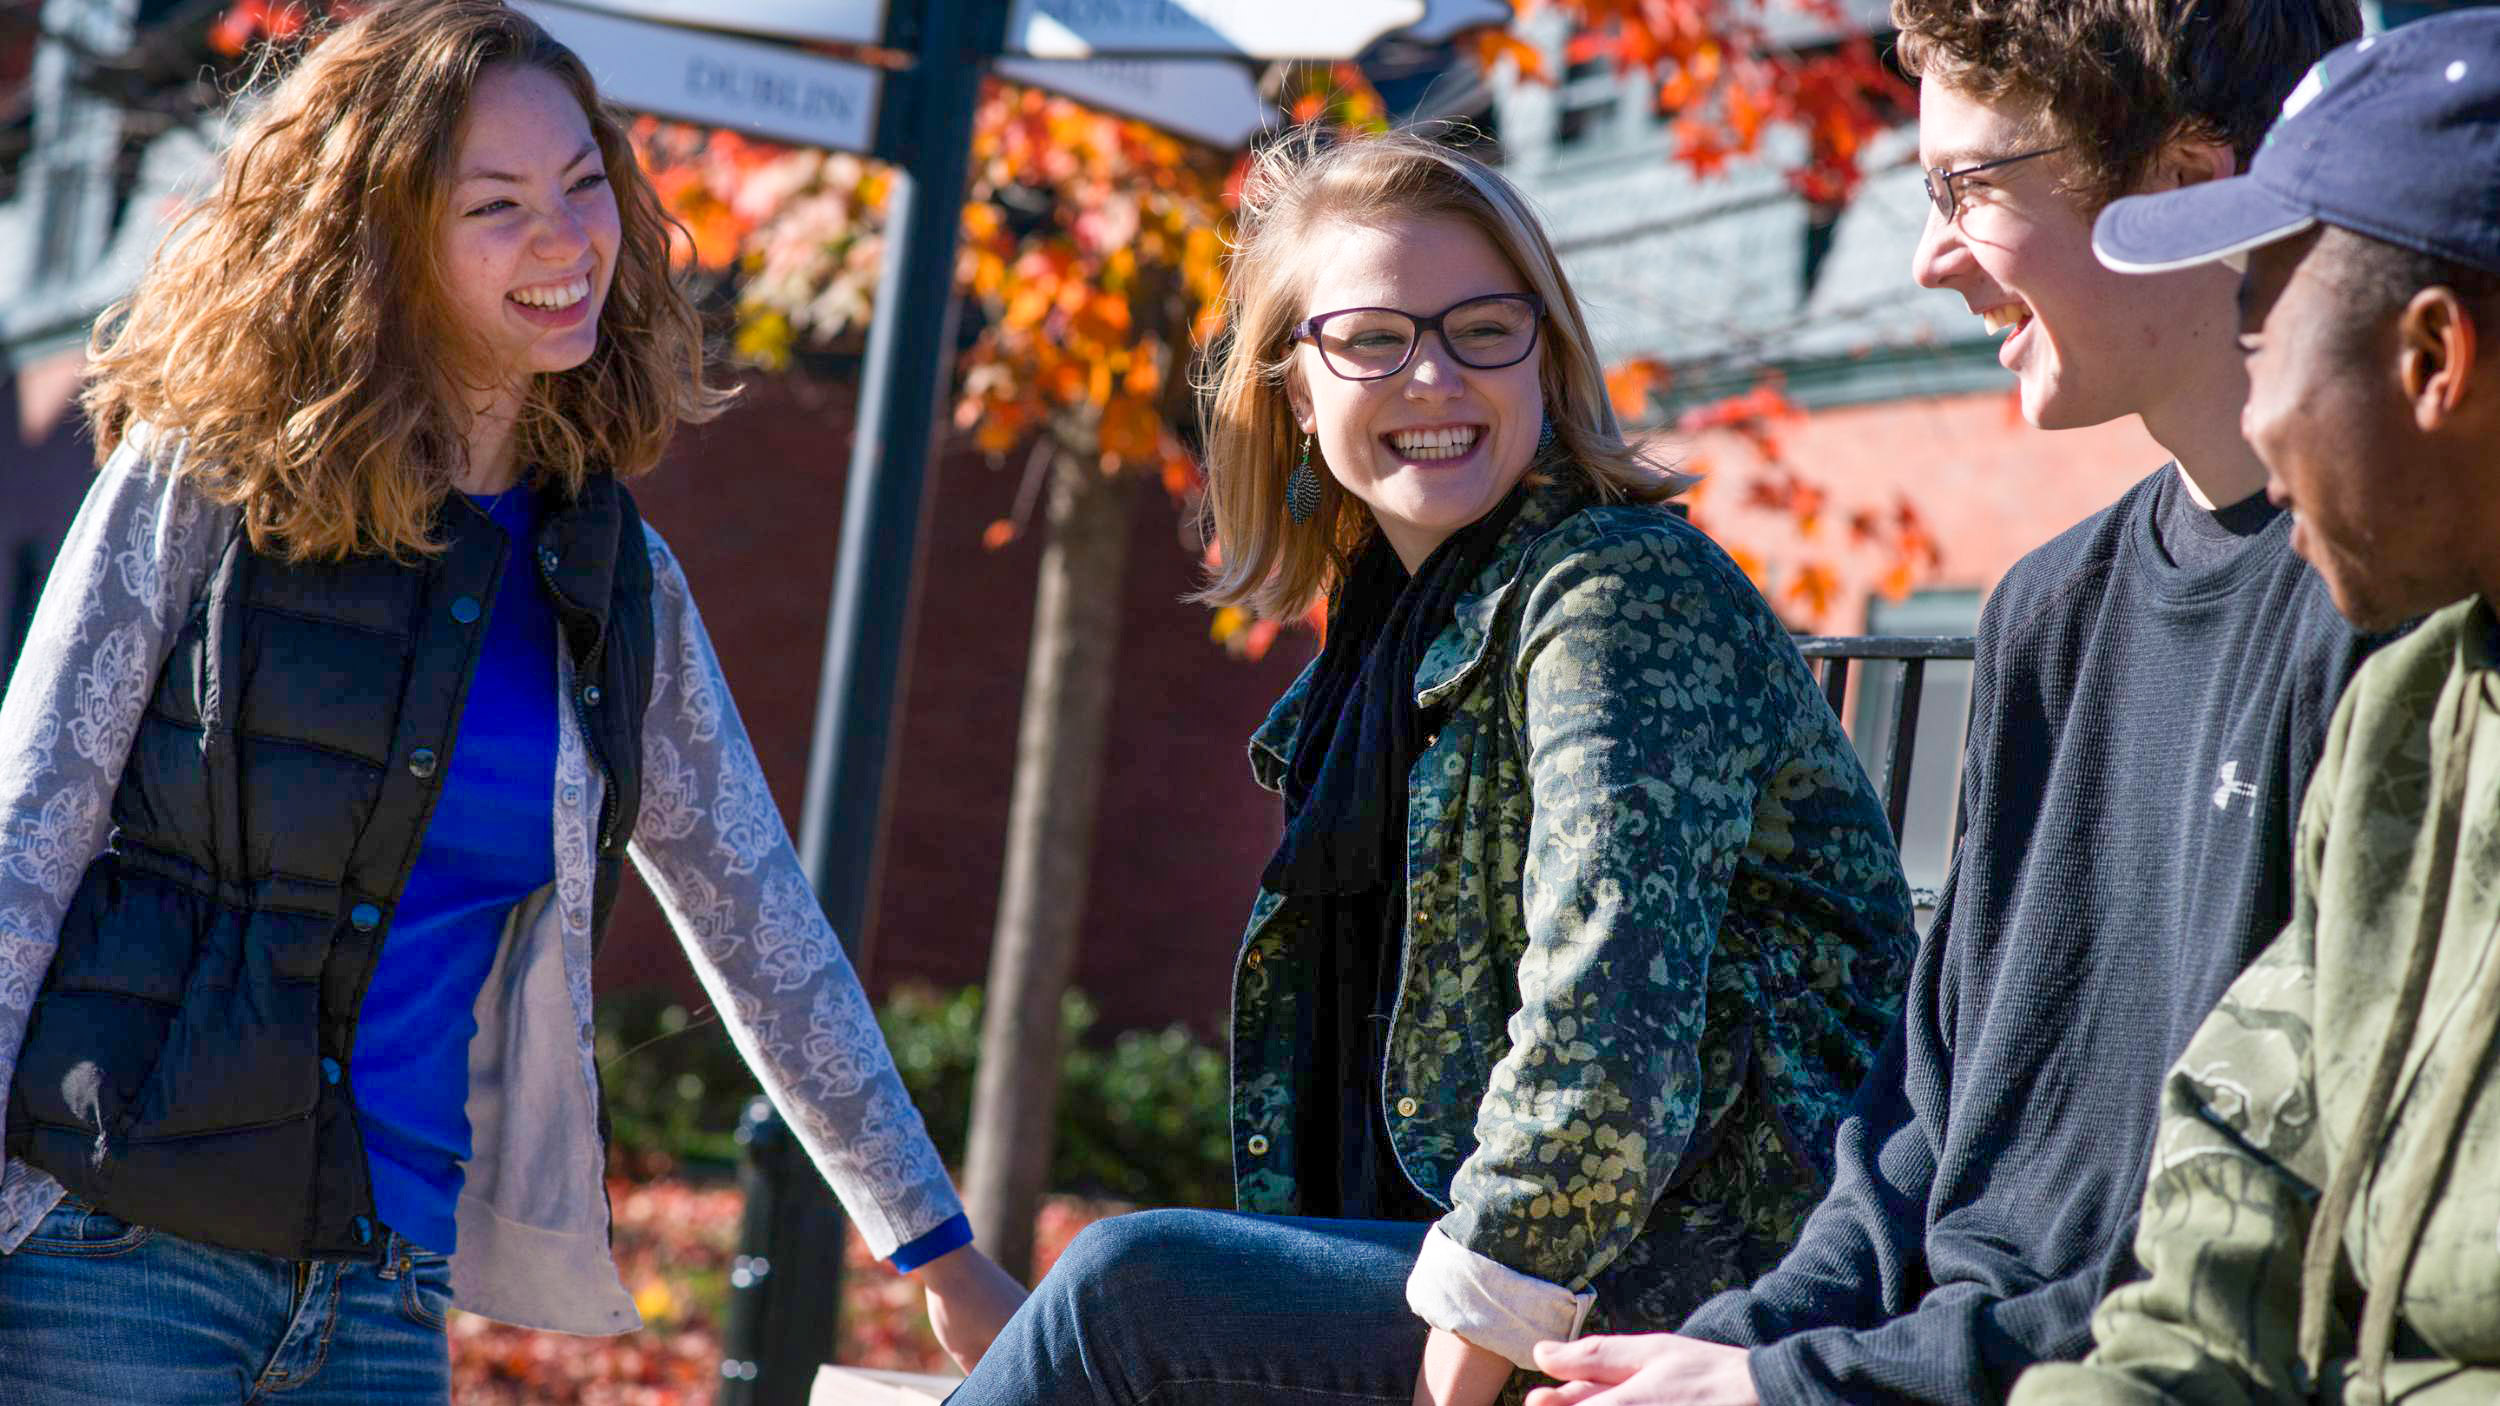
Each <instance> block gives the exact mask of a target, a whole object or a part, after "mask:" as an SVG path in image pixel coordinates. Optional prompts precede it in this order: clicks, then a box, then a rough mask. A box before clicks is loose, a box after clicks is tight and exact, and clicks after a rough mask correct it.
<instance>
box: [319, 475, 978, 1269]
mask: <svg viewBox="0 0 2500 1406" xmlns="http://www.w3.org/2000/svg"><path fill="white" fill-rule="evenodd" d="M469 501H470V502H472V503H474V504H476V505H477V506H478V507H479V508H480V509H481V510H484V511H485V512H486V513H487V515H488V516H489V517H491V518H492V519H493V520H494V522H495V525H496V526H498V527H501V528H502V529H503V530H504V534H505V535H506V536H507V537H509V538H510V539H511V549H510V550H509V551H508V552H507V553H506V554H505V557H504V572H503V579H502V581H501V583H500V584H499V585H498V586H497V587H496V591H495V600H494V605H493V608H492V612H491V614H489V616H488V617H487V621H486V639H485V644H484V647H483V649H482V651H481V653H480V656H479V659H478V667H477V674H476V677H475V678H474V679H472V680H471V682H470V684H469V697H468V701H467V703H466V704H465V705H464V706H463V708H462V711H461V714H460V731H459V734H458V736H457V737H456V738H455V739H454V740H453V742H452V745H451V746H450V747H449V748H448V749H447V751H448V753H449V758H450V759H449V761H448V763H447V771H446V773H445V775H444V779H443V789H442V794H441V796H440V797H439V798H437V800H436V801H435V805H434V814H433V817H432V819H430V820H429V821H428V822H427V824H426V831H425V839H424V841H423V842H422V844H421V845H420V847H419V848H418V851H417V862H416V865H415V867H414V868H413V869H411V870H410V871H409V875H408V887H407V889H406V891H405V892H403V893H402V894H401V895H400V900H399V907H398V912H397V917H396V918H395V919H394V920H393V921H392V924H391V931H390V935H389V938H388V939H387V941H386V942H385V943H384V945H383V949H382V956H381V959H380V961H378V962H377V963H375V965H374V971H373V981H372V983H371V985H369V986H368V987H367V988H366V991H365V1001H364V1006H363V1008H362V1010H361V1011H360V1013H359V1015H358V1019H357V1026H356V1052H355V1054H354V1056H353V1058H352V1059H351V1061H350V1065H349V1067H350V1069H351V1070H352V1072H353V1078H354V1080H355V1094H356V1118H357V1125H358V1127H359V1128H360V1129H361V1130H362V1131H363V1133H364V1140H365V1163H366V1166H367V1167H368V1169H369V1170H370V1174H371V1176H372V1178H373V1201H374V1209H375V1211H376V1213H377V1214H378V1215H379V1216H380V1218H381V1220H382V1223H383V1224H384V1225H387V1226H389V1227H390V1228H391V1229H393V1230H395V1231H397V1232H399V1233H400V1234H401V1235H403V1236H405V1237H407V1238H408V1239H409V1240H412V1241H414V1242H416V1243H417V1244H419V1245H422V1246H424V1247H425V1248H427V1249H429V1250H435V1251H439V1252H441V1253H443V1254H450V1253H452V1252H453V1251H454V1250H455V1249H456V1248H457V1245H456V1241H457V1239H458V1229H459V1220H458V1216H457V1208H458V1206H459V1203H460V1185H461V1180H462V1170H461V1164H462V1163H464V1162H466V1161H467V1160H468V1158H469V1152H470V1142H469V1115H468V1102H469V1042H470V1040H471V1039H473V1038H474V1037H475V1036H476V1034H477V1017H476V1014H475V1010H476V1006H477V998H478V993H479V991H480V990H482V989H483V988H484V987H485V984H486V978H487V975H488V974H489V973H490V972H491V971H492V970H493V969H494V965H495V954H496V952H497V951H498V950H499V949H500V948H501V946H502V943H503V931H504V924H505V922H506V920H507V919H508V918H509V917H510V915H511V911H512V909H513V908H515V907H516V906H518V905H519V904H520V903H522V902H523V901H524V900H526V899H527V898H528V897H529V896H530V895H531V894H533V893H535V892H537V891H538V890H539V889H540V888H542V887H544V886H545V885H547V884H549V883H551V882H553V881H554V879H555V865H556V857H555V784H556V782H555V778H556V728H557V719H556V708H557V697H556V649H557V635H556V617H555V607H554V603H553V602H552V601H551V600H550V599H549V598H548V595H547V591H546V588H545V587H544V586H543V585H542V584H540V582H539V580H538V578H537V576H536V574H535V573H534V572H533V571H532V570H531V568H530V561H531V556H530V545H531V541H532V539H533V538H534V537H535V536H536V535H537V532H538V526H539V523H540V521H541V519H542V517H543V513H542V512H541V510H540V507H539V504H538V501H537V499H536V497H535V495H534V494H533V493H532V492H531V491H530V490H529V489H527V488H516V489H514V490H513V491H511V492H507V493H504V494H502V495H500V496H499V497H478V496H475V495H472V496H471V497H470V499H469ZM971 1242H972V1226H971V1223H970V1222H969V1221H968V1220H966V1219H965V1218H964V1217H962V1216H956V1217H955V1218H953V1219H952V1220H949V1221H947V1222H946V1223H945V1224H943V1225H940V1226H938V1227H937V1228H936V1229H934V1230H931V1231H930V1232H929V1233H928V1234H926V1235H923V1236H921V1237H920V1238H918V1239H916V1240H914V1241H912V1242H911V1243H910V1244H907V1245H904V1246H902V1247H900V1248H899V1249H897V1250H896V1251H895V1252H894V1257H893V1264H894V1267H895V1268H896V1269H898V1270H902V1271H904V1272H905V1273H909V1272H910V1271H912V1270H915V1269H918V1268H919V1267H920V1266H922V1265H924V1264H927V1263H928V1262H929V1261H931V1260H934V1259H936V1258H938V1257H939V1256H941V1255H944V1254H946V1253H948V1252H950V1251H953V1250H956V1249H960V1248H962V1247H963V1246H965V1245H967V1244H970V1243H971Z"/></svg>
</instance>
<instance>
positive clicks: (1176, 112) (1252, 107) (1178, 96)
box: [995, 59, 1275, 150]
mask: <svg viewBox="0 0 2500 1406" xmlns="http://www.w3.org/2000/svg"><path fill="white" fill-rule="evenodd" d="M995 68H996V72H997V74H998V76H999V77H1001V78H1004V79H1006V80H1007V81H1008V82H1010V83H1022V84H1025V85H1026V86H1028V87H1033V88H1047V89H1049V90H1050V91H1051V92H1054V93H1064V94H1066V95H1067V96H1068V97H1071V98H1074V99H1076V100H1077V101H1078V102H1081V103H1084V104H1086V105H1087V106H1089V107H1098V108H1101V109H1102V110H1103V111H1105V112H1116V113H1118V114H1120V115H1121V116H1123V117H1134V118H1136V119H1137V120H1138V121H1140V122H1148V123H1152V124H1153V125H1155V126H1157V127H1161V128H1162V129H1164V130H1165V131H1167V132H1174V133H1178V134H1179V135H1181V136H1184V137H1187V138H1189V139H1190V140H1192V141H1198V142H1204V143H1206V144H1207V145H1208V146H1212V147H1222V148H1224V149H1226V150H1233V149H1237V148H1240V147H1245V146H1248V145H1249V144H1250V139H1251V138H1252V137H1254V136H1256V135H1258V133H1259V129H1261V128H1263V127H1265V126H1266V125H1267V124H1268V123H1269V122H1270V121H1272V120H1273V119H1274V117H1275V113H1274V110H1273V109H1271V108H1269V107H1268V105H1267V104H1266V103H1265V102H1264V101H1262V100H1261V99H1260V97H1259V85H1258V84H1257V83H1255V82H1253V81H1252V80H1251V77H1250V72H1249V70H1247V69H1245V68H1243V67H1242V66H1241V65H1240V64H1237V63H1231V62H1227V61H1226V60H1223V59H1151V60H1149V59H1000V60H999V61H998V63H997V64H996V65H995Z"/></svg>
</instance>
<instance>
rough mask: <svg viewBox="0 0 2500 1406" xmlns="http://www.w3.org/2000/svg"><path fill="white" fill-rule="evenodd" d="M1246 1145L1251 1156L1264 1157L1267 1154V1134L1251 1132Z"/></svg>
mask: <svg viewBox="0 0 2500 1406" xmlns="http://www.w3.org/2000/svg"><path fill="white" fill-rule="evenodd" d="M1248 1146H1249V1148H1250V1155H1251V1156H1253V1157H1265V1156H1266V1155H1267V1134H1265V1133H1252V1134H1251V1135H1250V1141H1249V1144H1248Z"/></svg>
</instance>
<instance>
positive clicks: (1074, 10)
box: [1007, 0, 1425, 59]
mask: <svg viewBox="0 0 2500 1406" xmlns="http://www.w3.org/2000/svg"><path fill="white" fill-rule="evenodd" d="M1424 9H1425V6H1424V0H1015V3H1014V7H1013V8H1012V9H1010V10H1009V11H1008V14H1007V52H1008V53H1010V54H1020V55H1024V56H1027V57H1031V58H1042V59H1083V58H1124V57H1138V56H1146V55H1157V56H1163V57H1191V56H1200V57H1205V56H1213V55H1219V54H1221V55H1228V56H1232V57H1236V58H1253V59H1350V58H1352V57H1354V56H1355V55H1356V54H1359V53H1361V52H1363V51H1364V50H1365V49H1368V48H1370V47H1371V45H1372V41H1374V40H1376V39H1378V38H1380V36H1382V35H1384V34H1387V33H1388V32H1389V31H1391V30H1393V29H1402V28H1404V27H1405V26H1407V25H1411V24H1414V23H1415V22H1417V21H1418V20H1421V19H1422V18H1423V17H1424Z"/></svg>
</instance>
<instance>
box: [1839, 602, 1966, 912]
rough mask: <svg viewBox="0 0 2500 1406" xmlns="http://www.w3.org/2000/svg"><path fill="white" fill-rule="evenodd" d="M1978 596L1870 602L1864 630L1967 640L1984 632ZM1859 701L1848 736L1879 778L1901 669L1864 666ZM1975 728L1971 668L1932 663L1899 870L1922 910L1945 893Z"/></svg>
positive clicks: (1922, 700) (1923, 688)
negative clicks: (1968, 730)
mask: <svg viewBox="0 0 2500 1406" xmlns="http://www.w3.org/2000/svg"><path fill="white" fill-rule="evenodd" d="M1980 604H1981V597H1980V593H1979V592H1977V591H1917V592H1913V593H1912V594H1911V595H1910V596H1908V597H1907V598H1905V599H1902V600H1897V601H1894V600H1884V599H1882V598H1880V597H1878V598H1877V599H1875V600H1873V601H1871V602H1869V603H1868V606H1867V614H1866V629H1867V633H1868V634H1871V635H1968V634H1971V633H1973V632H1974V631H1976V630H1977V629H1978V628H1979V607H1980ZM1856 670H1857V675H1858V677H1857V685H1856V689H1855V692H1856V694H1857V698H1856V700H1855V703H1854V705H1853V706H1852V708H1851V709H1850V711H1851V713H1852V714H1853V717H1852V720H1851V726H1850V729H1849V731H1850V735H1851V736H1852V737H1853V738H1854V739H1855V740H1856V742H1857V748H1858V760H1859V761H1860V762H1862V763H1864V764H1865V766H1866V770H1867V774H1868V775H1869V776H1875V775H1876V774H1877V772H1876V768H1877V766H1878V764H1879V763H1880V762H1881V761H1882V757H1881V756H1879V755H1877V752H1876V748H1877V747H1878V745H1879V744H1881V743H1884V742H1886V741H1887V740H1888V738H1887V735H1886V729H1888V728H1889V727H1890V726H1891V723H1892V705H1893V699H1894V698H1895V697H1897V696H1898V695H1899V692H1900V688H1901V671H1900V669H1899V667H1898V666H1895V665H1886V664H1865V663H1862V664H1859V665H1857V666H1856ZM1969 722H1970V665H1969V664H1967V663H1963V662H1960V661H1954V660H1937V661H1933V662H1930V663H1929V664H1928V665H1927V672H1926V675H1925V677H1924V679H1923V680H1922V681H1921V684H1920V691H1919V703H1918V720H1917V727H1918V732H1917V740H1916V741H1915V743H1914V744H1913V747H1912V751H1911V756H1910V804H1909V809H1908V810H1907V812H1906V813H1904V815H1903V816H1902V819H1901V868H1902V870H1903V871H1904V872H1905V873H1907V874H1908V875H1909V879H1910V887H1911V888H1912V889H1914V890H1922V891H1924V892H1922V893H1921V894H1920V906H1921V907H1922V908H1924V907H1926V906H1928V905H1929V904H1930V903H1932V902H1933V900H1932V899H1930V898H1929V897H1927V894H1928V893H1932V892H1933V891H1935V890H1938V889H1941V888H1943V887H1944V876H1945V869H1946V867H1947V866H1948V865H1949V864H1950V863H1951V861H1952V858H1953V844H1954V841H1955V840H1956V839H1957V838H1958V837H1957V836H1956V835H1955V834H1954V826H1955V825H1956V824H1957V823H1958V821H1957V817H1956V815H1955V810H1956V808H1957V805H1958V803H1959V801H1960V798H1961V792H1962V734H1963V731H1964V729H1965V727H1966V726H1967V725H1968V724H1969Z"/></svg>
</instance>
